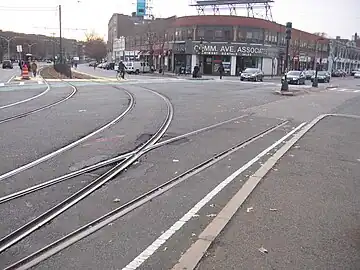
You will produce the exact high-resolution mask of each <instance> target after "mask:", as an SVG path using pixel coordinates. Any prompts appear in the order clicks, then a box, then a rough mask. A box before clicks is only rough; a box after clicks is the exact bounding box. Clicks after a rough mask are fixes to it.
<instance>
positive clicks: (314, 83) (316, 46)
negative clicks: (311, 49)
mask: <svg viewBox="0 0 360 270" xmlns="http://www.w3.org/2000/svg"><path fill="white" fill-rule="evenodd" d="M322 40H324V38H322V37H321V38H319V39H318V40H316V43H315V63H314V69H315V77H314V80H313V83H312V87H318V86H319V83H318V78H317V75H318V67H317V53H318V45H319V41H322Z"/></svg>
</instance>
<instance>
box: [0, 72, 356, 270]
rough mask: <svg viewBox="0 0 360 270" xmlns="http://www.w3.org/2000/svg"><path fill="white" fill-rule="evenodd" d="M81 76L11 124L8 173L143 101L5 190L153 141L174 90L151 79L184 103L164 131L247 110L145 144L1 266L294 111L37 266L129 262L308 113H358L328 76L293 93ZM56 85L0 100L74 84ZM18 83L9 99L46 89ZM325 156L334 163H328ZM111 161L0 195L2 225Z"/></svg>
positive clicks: (206, 211)
mask: <svg viewBox="0 0 360 270" xmlns="http://www.w3.org/2000/svg"><path fill="white" fill-rule="evenodd" d="M79 69H80V70H81V71H83V72H88V73H91V74H94V75H96V76H101V77H112V76H113V75H114V74H113V72H111V71H104V70H98V69H97V70H95V71H94V70H93V69H92V68H88V67H84V66H79ZM0 73H1V72H0ZM4 76H5V75H4ZM74 84H75V85H77V86H78V88H79V91H78V93H77V94H76V95H75V96H74V97H73V98H71V99H69V100H68V101H66V102H64V103H62V104H60V105H58V106H55V107H53V108H51V109H49V110H44V111H42V112H39V113H36V114H34V115H31V116H28V117H25V118H22V119H18V120H14V121H11V122H9V123H5V124H1V127H0V132H1V134H0V140H1V146H0V147H1V152H2V153H4V154H3V155H2V156H1V157H0V158H1V159H0V164H1V165H0V174H3V173H5V172H7V171H9V170H12V169H15V168H17V167H19V166H21V165H23V164H26V163H28V162H31V161H33V160H35V159H36V158H39V157H41V156H43V155H44V154H47V153H50V152H51V151H54V150H56V149H58V148H59V147H61V146H64V145H66V144H68V143H70V142H72V141H74V140H76V139H78V138H80V137H82V136H84V135H86V134H88V133H89V132H91V131H93V130H95V129H97V128H99V127H100V126H102V125H104V124H105V123H107V122H109V121H111V120H112V119H114V118H115V117H117V116H118V115H119V114H121V112H122V111H124V109H125V108H126V106H127V104H128V97H127V95H126V94H125V92H124V91H123V90H127V91H129V92H131V93H132V94H133V95H134V97H135V100H136V104H135V107H134V108H133V109H132V110H131V111H130V112H129V113H128V114H127V115H126V116H125V117H124V119H122V120H121V121H119V122H117V123H116V124H115V125H113V126H112V127H110V128H108V129H106V130H104V131H103V132H101V133H99V134H97V135H96V136H94V137H92V138H91V139H89V140H88V141H86V142H84V143H83V144H81V145H79V146H77V147H75V148H74V149H72V150H69V151H67V152H65V153H63V154H61V155H59V156H56V157H55V158H53V159H51V160H49V161H46V162H44V163H42V164H40V165H38V166H36V167H34V168H31V169H28V170H26V171H24V172H22V173H19V174H17V175H15V176H13V177H11V178H8V179H4V180H2V181H0V190H1V193H0V196H3V195H5V194H9V193H11V192H14V191H17V190H20V189H23V188H26V187H29V186H32V185H34V184H38V183H41V182H44V181H46V180H49V179H51V178H53V177H56V176H60V175H62V174H65V173H68V172H71V171H74V170H76V169H81V168H83V167H85V166H88V165H91V164H94V163H97V162H99V161H102V160H105V159H108V158H110V157H114V156H116V155H118V154H120V153H123V152H125V151H129V150H132V149H134V148H135V147H136V146H137V145H139V144H141V143H143V142H144V141H145V140H147V139H148V138H149V137H150V136H151V135H152V134H154V133H155V132H156V130H157V129H158V128H159V126H160V125H161V123H162V121H163V120H164V117H165V114H166V106H165V103H164V101H163V100H162V99H161V98H159V97H158V96H156V95H154V94H152V93H150V92H148V91H147V90H146V89H145V88H149V89H153V90H155V91H157V92H159V93H161V94H163V95H165V96H167V97H168V98H169V99H170V100H171V102H172V104H173V106H174V109H175V115H174V119H173V121H172V123H171V125H170V128H169V129H168V131H167V132H166V136H165V138H171V137H175V136H178V135H181V134H184V133H187V132H190V131H193V130H196V129H199V128H203V127H206V126H209V125H212V124H215V123H218V122H221V121H225V120H228V119H231V118H234V117H239V116H242V118H239V119H237V120H234V121H232V122H229V123H227V124H224V125H222V126H219V127H216V128H213V129H211V130H208V131H206V132H203V133H200V134H197V135H193V136H190V137H186V138H184V139H182V140H181V141H179V142H175V143H172V144H170V145H166V146H163V147H161V148H158V149H156V150H153V151H151V152H150V153H148V154H146V155H144V156H143V157H141V158H140V159H139V160H138V162H137V163H136V164H135V165H133V166H132V167H131V168H129V169H128V170H127V171H126V172H123V173H122V174H120V175H119V176H117V177H116V178H114V179H113V180H112V181H111V182H110V183H108V184H107V185H105V186H104V187H102V188H101V189H99V190H98V191H96V192H94V193H93V194H92V195H91V196H89V197H87V198H85V199H84V200H83V201H81V202H80V203H78V204H77V205H76V206H74V207H72V208H71V209H69V210H68V211H66V212H65V213H64V214H62V215H61V216H59V217H57V218H56V219H55V220H54V221H53V222H51V223H49V224H47V226H45V227H44V228H41V229H40V230H38V231H36V232H35V233H33V234H32V235H30V236H29V237H28V238H26V239H25V240H23V241H21V242H19V243H18V244H16V245H14V246H13V247H11V248H10V249H8V250H6V251H5V252H3V253H1V254H0V267H1V268H4V267H5V266H8V265H10V264H11V263H14V262H15V261H17V260H19V259H21V258H23V257H25V256H26V255H29V254H31V253H32V252H34V251H36V250H37V249H40V248H41V247H43V246H45V245H47V244H49V243H51V242H52V241H55V240H56V239H59V238H60V237H62V236H64V235H66V234H68V233H70V232H71V231H73V230H75V229H76V228H78V227H80V226H82V225H85V224H86V223H87V222H90V221H92V220H94V219H96V218H98V217H100V216H101V215H104V214H106V213H107V212H109V211H110V210H112V209H115V208H116V207H118V206H120V205H121V204H122V203H126V202H127V201H130V200H132V199H133V198H135V197H136V196H139V195H141V194H143V193H144V192H147V191H148V190H150V189H152V188H154V187H156V186H158V185H160V184H162V183H164V182H166V181H167V180H169V179H171V178H173V177H175V176H176V175H179V174H181V173H182V172H184V171H185V170H188V169H190V168H192V167H193V166H195V165H196V164H198V163H200V162H202V161H204V160H206V159H209V158H211V157H213V156H214V155H215V154H216V153H219V152H222V151H224V150H225V149H228V148H230V147H232V146H233V145H235V144H237V143H239V142H241V141H243V140H245V139H247V138H249V137H251V136H254V135H255V134H258V133H259V132H261V131H264V130H266V129H268V128H269V127H271V126H273V125H276V124H278V123H280V122H282V121H283V120H284V119H288V120H289V123H288V124H286V125H285V126H282V127H281V128H279V129H277V130H276V131H274V132H271V133H269V134H267V135H265V136H263V137H262V138H259V139H258V140H256V141H255V142H253V143H251V144H249V145H248V146H246V147H244V148H243V149H240V150H238V151H237V152H235V153H233V154H231V155H230V156H228V157H226V158H224V159H223V160H221V161H219V162H218V163H217V164H215V165H214V166H212V167H210V168H208V169H206V170H203V171H202V172H200V173H198V174H196V175H194V176H192V177H190V178H189V179H187V180H186V181H184V182H182V183H180V184H179V185H177V186H176V187H174V188H173V189H171V190H170V191H168V192H167V193H165V194H163V195H161V196H159V197H157V198H155V199H153V200H152V201H151V202H149V203H147V204H145V205H144V206H142V207H140V208H138V209H136V210H134V211H132V212H131V213H129V214H127V215H126V216H124V217H122V218H120V219H118V220H117V221H115V222H112V223H111V224H109V225H108V226H106V227H105V228H103V229H102V230H100V231H98V232H96V233H94V234H93V235H91V236H89V237H87V238H85V239H83V240H81V241H79V242H78V243H76V244H74V245H72V246H70V247H69V248H67V249H65V250H63V251H61V252H60V253H58V254H56V255H54V256H53V257H52V258H50V259H48V260H46V261H44V262H42V263H40V264H39V265H38V266H37V267H35V269H50V268H51V269H121V268H123V267H125V266H126V265H127V264H128V263H129V262H131V261H132V260H133V259H134V258H135V257H136V256H138V255H139V254H140V253H141V252H142V251H143V250H144V249H145V248H146V247H147V246H149V245H150V244H151V243H152V242H153V241H154V240H155V239H156V238H157V237H159V236H160V235H161V234H162V233H163V232H164V231H166V230H167V229H168V228H169V227H170V226H171V225H172V224H174V223H175V222H176V221H177V220H179V218H181V217H182V216H183V215H184V214H185V213H186V212H187V211H189V209H190V208H191V207H193V206H194V205H195V204H196V203H197V202H198V201H199V200H201V199H202V198H203V197H204V196H205V195H206V194H208V193H209V192H210V191H211V190H212V189H213V188H214V187H215V186H216V185H217V184H219V183H220V182H221V181H223V180H224V179H225V178H226V177H227V176H229V175H230V174H231V173H232V172H233V171H234V170H236V169H237V168H239V167H241V166H242V165H243V164H245V163H246V162H248V161H249V160H250V159H252V158H253V157H254V156H256V155H257V154H258V153H259V152H261V151H262V150H264V149H265V148H267V147H268V146H269V145H271V144H272V143H274V142H275V141H277V140H279V139H280V138H281V137H282V136H284V135H285V134H286V133H288V132H290V131H291V130H292V129H293V128H295V127H296V126H298V125H299V124H300V123H302V122H304V121H310V120H312V119H313V118H315V117H317V116H318V115H319V114H322V113H328V112H337V113H348V114H359V115H360V112H359V110H360V109H359V102H360V93H357V92H354V91H335V90H325V89H324V88H323V87H322V88H320V89H317V90H312V89H309V88H307V89H308V92H309V93H304V94H303V95H299V96H294V97H284V96H278V95H275V94H274V91H275V90H277V89H278V87H279V84H278V82H264V83H241V82H239V81H238V80H236V79H234V80H223V81H220V80H218V79H216V80H209V81H191V80H185V79H173V78H160V79H159V78H155V77H151V78H149V76H141V75H140V76H131V77H130V78H129V80H128V81H125V82H119V83H111V84H106V83H94V82H91V81H88V82H74ZM331 84H333V85H335V86H338V88H345V87H347V88H351V89H353V88H355V87H357V82H355V81H354V79H353V78H348V79H345V80H341V81H340V80H336V79H334V80H333V81H332V83H331ZM113 85H116V86H117V87H118V89H116V88H114V87H113ZM51 86H52V88H51V90H50V91H49V92H48V93H46V94H45V95H44V96H42V97H40V98H38V99H36V100H33V101H30V102H26V103H23V104H19V105H17V106H13V107H11V108H7V109H4V110H0V113H1V114H2V116H5V117H7V116H11V115H15V114H18V113H20V112H25V111H27V110H30V109H33V108H36V107H37V106H42V105H44V104H47V103H49V102H53V101H54V100H56V99H57V98H59V97H62V96H63V95H66V93H68V91H70V90H71V89H70V88H69V87H68V86H66V85H65V84H64V83H52V85H51ZM41 87H42V88H41ZM144 87H145V88H144ZM11 89H13V90H9V91H6V95H4V96H3V97H4V99H3V100H2V103H1V104H8V103H11V102H14V101H17V100H21V99H22V98H27V97H29V94H30V92H31V94H30V96H31V95H32V94H34V95H36V94H37V93H39V92H41V91H42V89H44V86H43V85H39V86H38V87H37V88H36V89H35V88H34V89H31V90H30V88H21V87H20V86H19V87H14V88H11ZM1 93H2V92H0V94H1ZM342 127H343V130H344V132H345V133H346V132H349V133H351V134H356V132H359V130H357V129H356V125H354V126H353V127H352V129H350V128H349V129H347V127H348V125H344V126H342ZM326 128H328V127H322V126H320V129H324V130H325V129H326ZM318 147H321V145H319V146H318ZM354 151H355V150H354ZM270 154H271V153H269V155H270ZM264 161H265V160H260V161H259V162H257V163H255V164H253V166H251V167H250V168H249V169H248V170H246V171H244V172H243V173H242V174H241V176H240V177H239V178H238V179H237V180H236V181H234V182H232V183H230V184H229V185H228V186H227V187H226V188H225V189H224V190H223V191H222V192H220V193H219V194H218V195H217V196H216V197H215V198H214V199H213V200H212V201H210V202H209V203H208V204H206V206H205V207H204V208H202V209H201V210H200V212H199V213H198V214H199V216H198V218H194V219H192V220H191V221H190V222H188V223H187V224H186V225H185V226H184V227H183V228H182V229H180V230H179V231H177V232H176V233H175V234H174V235H173V237H171V238H170V239H169V240H168V241H167V242H166V243H165V244H164V245H163V246H161V247H160V248H159V249H157V250H156V251H155V253H154V254H153V255H152V256H150V257H149V258H148V259H147V260H146V261H145V262H144V263H143V264H142V265H141V266H140V268H139V269H171V267H172V266H173V265H174V264H175V263H176V262H177V260H178V259H179V257H180V256H181V254H182V253H183V252H184V251H185V250H186V249H187V248H188V247H189V246H190V245H191V243H192V242H193V241H194V239H195V238H196V235H198V234H199V233H200V232H201V230H202V229H204V228H205V226H206V225H207V224H209V222H211V220H212V218H213V216H212V214H215V213H217V212H218V211H219V210H220V209H221V208H222V207H223V206H224V205H225V204H226V202H227V201H228V200H229V199H230V198H231V196H232V195H233V194H234V193H235V192H236V191H237V190H238V189H239V188H240V187H241V186H242V184H243V183H244V182H245V181H246V179H247V178H248V176H249V175H250V174H251V173H252V172H254V171H255V170H256V169H257V168H259V167H260V166H261V164H262V163H263V162H264ZM319 166H320V165H319ZM321 166H324V167H326V164H322V165H321ZM106 169H108V168H102V169H100V170H98V171H95V172H93V174H86V175H82V176H79V177H77V178H74V179H72V180H69V181H66V182H63V183H61V184H58V185H56V186H53V187H51V188H47V189H44V190H42V191H38V192H36V193H33V194H30V195H27V196H25V197H22V198H18V199H16V200H13V201H11V202H8V203H5V204H1V205H0V217H1V219H2V220H3V222H2V223H1V225H0V235H1V236H5V235H6V234H7V233H9V232H11V231H14V230H15V229H16V228H18V227H20V226H21V225H23V224H25V223H26V222H27V221H30V220H31V219H32V218H34V217H36V216H38V215H39V214H41V213H42V212H44V211H46V210H47V209H49V208H50V207H51V206H53V205H55V204H56V203H58V202H60V201H61V200H63V199H65V198H66V197H68V196H70V195H71V194H73V193H74V192H75V191H77V190H79V189H80V188H82V187H83V186H85V185H86V184H88V183H89V182H90V181H92V180H93V179H94V178H95V177H96V176H97V175H100V174H101V173H103V172H105V171H106ZM284 196H286V194H284ZM230 269H231V268H230Z"/></svg>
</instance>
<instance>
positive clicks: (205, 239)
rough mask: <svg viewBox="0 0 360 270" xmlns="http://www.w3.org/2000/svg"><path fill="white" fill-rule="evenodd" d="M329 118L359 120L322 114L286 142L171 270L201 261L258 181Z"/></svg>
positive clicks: (182, 269) (192, 266) (190, 269)
mask: <svg viewBox="0 0 360 270" xmlns="http://www.w3.org/2000/svg"><path fill="white" fill-rule="evenodd" d="M329 116H338V117H347V118H356V119H360V116H357V115H342V114H322V115H320V116H318V117H316V118H315V119H314V120H313V121H311V122H310V123H309V124H307V125H306V126H305V127H303V128H302V129H301V130H300V131H299V132H297V133H295V135H294V136H293V137H292V138H291V139H290V140H289V141H288V142H286V143H285V144H284V145H283V146H282V147H281V148H280V149H279V150H278V151H276V153H275V154H274V155H273V156H272V157H271V158H269V159H268V160H267V161H266V162H265V163H264V165H263V166H261V167H260V168H259V169H258V170H257V171H256V172H255V173H254V174H253V175H252V176H250V178H249V179H248V180H247V181H246V182H245V183H244V185H243V186H242V187H241V188H240V189H239V191H238V192H237V193H236V194H235V195H234V196H233V197H232V198H231V199H230V201H229V202H228V203H227V204H226V205H225V207H224V208H223V209H222V210H221V211H220V213H219V214H218V215H217V216H216V217H215V218H214V219H213V221H212V222H211V223H210V224H209V225H208V226H207V227H206V228H205V229H204V230H203V232H202V233H201V234H200V235H199V237H198V240H196V242H195V243H194V244H192V245H191V246H190V248H189V249H188V250H187V251H186V252H185V253H184V254H183V255H182V256H181V258H180V259H179V261H178V263H177V264H176V265H175V266H174V267H173V268H172V270H193V269H195V268H196V266H197V265H198V264H199V262H200V261H201V259H202V257H203V256H204V255H205V253H206V251H207V250H208V249H209V247H210V245H211V244H212V243H213V241H214V240H215V239H216V237H217V236H218V235H219V234H220V233H221V231H222V230H223V229H224V228H225V226H226V225H227V224H228V223H229V221H230V220H231V219H232V217H233V216H234V215H235V213H236V212H237V211H238V210H239V208H240V207H241V206H242V204H243V203H244V202H245V201H246V199H247V198H248V197H249V195H250V194H251V193H252V192H253V191H254V190H255V188H256V187H257V185H258V184H259V183H260V181H261V180H262V179H263V178H264V177H265V176H266V175H267V173H268V172H269V171H270V170H271V169H272V168H273V166H274V165H275V164H276V163H277V162H278V161H279V160H280V159H281V158H282V157H283V156H284V154H285V153H287V152H288V151H289V150H290V149H291V147H292V146H293V145H294V144H295V143H296V142H298V141H299V140H300V139H301V138H302V137H303V136H304V135H305V134H306V133H307V132H308V131H309V130H310V129H311V128H313V127H314V126H315V125H316V124H317V123H319V122H320V121H321V120H322V119H324V118H326V117H329Z"/></svg>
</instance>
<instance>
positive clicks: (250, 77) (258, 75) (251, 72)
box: [240, 68, 264, 82]
mask: <svg viewBox="0 0 360 270" xmlns="http://www.w3.org/2000/svg"><path fill="white" fill-rule="evenodd" d="M263 79H264V73H263V72H262V71H261V69H259V68H247V69H245V70H244V71H243V72H241V75H240V80H241V81H254V82H258V81H261V82H262V81H263Z"/></svg>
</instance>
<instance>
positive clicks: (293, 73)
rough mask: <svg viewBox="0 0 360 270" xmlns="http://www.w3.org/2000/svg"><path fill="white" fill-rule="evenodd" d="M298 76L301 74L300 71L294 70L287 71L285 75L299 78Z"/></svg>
mask: <svg viewBox="0 0 360 270" xmlns="http://www.w3.org/2000/svg"><path fill="white" fill-rule="evenodd" d="M300 74H301V71H296V70H293V71H289V72H288V73H287V75H295V76H300Z"/></svg>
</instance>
